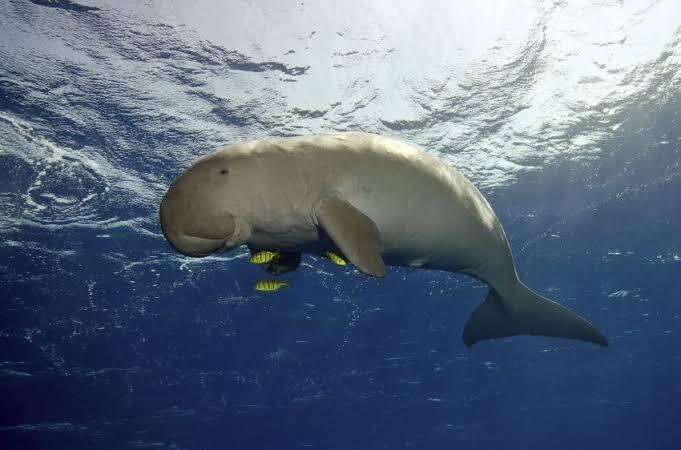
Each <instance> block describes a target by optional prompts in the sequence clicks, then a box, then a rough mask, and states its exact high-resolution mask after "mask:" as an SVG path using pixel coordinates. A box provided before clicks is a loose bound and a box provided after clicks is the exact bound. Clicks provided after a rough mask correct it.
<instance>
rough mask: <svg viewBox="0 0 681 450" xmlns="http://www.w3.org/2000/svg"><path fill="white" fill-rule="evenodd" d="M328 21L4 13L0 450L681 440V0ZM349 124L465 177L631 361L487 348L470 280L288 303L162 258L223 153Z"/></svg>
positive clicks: (37, 4) (430, 277)
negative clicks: (206, 162) (169, 202)
mask: <svg viewBox="0 0 681 450" xmlns="http://www.w3.org/2000/svg"><path fill="white" fill-rule="evenodd" d="M305 3H306V2H281V3H271V2H263V3H260V4H259V3H258V2H253V3H249V4H245V3H239V2H233V3H231V2H224V3H222V6H220V5H219V4H218V2H209V1H204V2H201V3H200V4H199V6H197V8H196V9H192V8H189V7H183V6H182V4H181V3H178V2H170V3H167V4H166V5H165V6H162V5H160V4H154V3H150V4H146V5H137V4H135V3H134V2H120V3H118V4H117V3H116V2H107V1H90V2H81V3H75V2H70V1H27V0H26V1H25V0H1V1H0V292H2V295H1V296H0V301H1V302H2V306H1V307H0V448H7V449H28V448H39V449H43V448H44V449H53V448H73V449H76V448H96V449H122V448H174V449H272V448H282V449H294V448H315V449H344V450H348V449H396V448H414V449H445V448H446V449H450V448H457V449H497V448H503V449H506V450H511V449H541V448H551V449H552V450H562V449H575V448H582V449H592V448H593V449H606V448H607V449H610V448H612V449H618V450H619V449H621V450H624V449H636V450H642V449H673V448H678V447H679V446H681V428H679V426H678V423H679V417H681V326H680V325H681V298H680V296H679V292H681V117H680V115H679V111H681V90H680V88H681V72H679V68H680V67H681V28H680V26H681V20H679V19H678V17H681V10H679V6H678V5H677V4H676V2H674V1H671V0H670V1H666V2H665V1H659V2H644V1H641V2H631V5H623V4H621V3H620V2H617V1H613V2H582V3H581V4H580V6H579V7H572V8H573V9H570V8H571V7H570V6H568V5H565V4H552V3H548V2H541V1H537V2H534V1H527V2H523V8H524V9H523V8H519V11H511V10H510V9H503V8H502V10H503V11H502V12H500V13H499V14H496V13H495V12H494V11H491V12H490V11H487V10H486V9H485V8H482V9H479V10H476V9H468V10H467V9H466V8H472V7H470V6H466V5H464V4H456V5H457V7H458V8H460V9H461V11H462V13H461V14H459V13H458V12H457V13H456V14H454V13H452V11H453V10H452V9H451V8H450V7H449V6H448V5H447V2H440V3H436V6H433V7H432V8H433V11H416V10H414V8H409V7H407V5H408V4H407V3H405V4H403V5H401V8H397V9H395V8H392V7H390V6H389V5H388V4H387V3H383V2H378V3H376V4H375V5H374V6H373V7H371V8H369V7H367V6H363V5H362V4H361V3H350V4H348V5H349V6H348V7H347V10H344V9H342V8H341V9H339V10H334V11H335V12H334V13H324V11H325V9H324V8H326V7H325V6H320V5H306V4H305ZM168 5H171V6H168ZM390 5H392V4H390ZM497 7H498V5H497ZM492 9H494V8H492ZM676 12H678V13H679V14H676V15H675V14H674V13H676ZM232 13H233V16H232V15H230V14H232ZM461 15H465V16H466V18H465V19H460V18H459V17H460V16H461ZM526 16H527V20H525V19H524V18H525V17H526ZM216 17H221V18H222V19H216ZM476 17H477V19H476ZM603 17H606V18H608V20H611V21H612V23H610V22H607V23H606V22H604V21H603V20H602V18H603ZM521 19H522V20H521ZM216 20H224V21H225V22H226V23H227V24H228V25H226V26H225V29H219V28H216V26H215V23H216ZM476 20H477V21H478V22H475V21H476ZM467 21H473V22H475V24H474V25H475V26H471V29H470V30H469V29H464V28H465V27H463V25H464V24H465V23H466V22H467ZM485 21H490V22H489V24H488V25H489V26H488V27H481V24H482V25H484V24H485ZM491 21H494V22H493V23H494V26H492V25H491V23H492V22H491ZM449 23H452V24H455V25H456V26H453V25H452V26H451V27H450V26H448V24H449ZM235 27H236V28H237V31H238V32H237V31H234V29H235ZM495 27H496V28H495ZM442 29H445V30H447V33H448V34H446V35H443V34H441V31H440V30H442ZM495 30H497V31H495ZM498 30H502V31H503V32H502V31H498ZM653 31H654V32H653ZM497 32H498V35H497V34H495V33H497ZM487 35H490V36H491V37H486V36H487ZM405 36H406V37H405ZM417 37H418V39H416V38H417ZM459 47H460V48H459ZM455 48H456V51H455V50H454V49H455ZM280 50H281V51H280ZM433 52H434V53H433ZM433 55H438V58H437V59H436V60H433V62H432V67H429V68H427V70H426V69H425V68H424V66H423V60H421V59H419V58H424V60H426V59H427V58H430V59H431V60H432V59H433V58H434V57H433ZM594 71H596V72H597V73H594ZM332 130H362V131H370V132H378V133H384V134H390V135H393V136H397V137H401V138H403V139H406V140H409V141H411V142H414V143H416V144H419V145H422V146H423V147H424V148H426V149H427V150H429V151H432V152H434V153H436V154H438V155H439V156H440V157H442V158H444V159H445V160H446V161H447V162H448V163H450V164H452V165H453V166H456V167H457V168H459V169H460V170H462V171H463V172H464V173H466V175H467V176H469V177H470V178H471V180H473V181H474V182H475V183H476V184H477V185H478V186H480V188H481V190H482V191H483V192H484V193H485V194H486V196H487V197H488V199H489V200H490V203H491V204H492V206H493V207H494V209H495V211H496V212H497V215H498V216H499V219H500V221H501V222H502V224H503V225H504V227H505V230H506V233H507V236H508V238H509V241H510V243H511V248H512V249H513V252H514V255H515V258H516V265H517V270H518V273H519V275H520V277H521V278H522V279H523V280H524V281H525V283H526V284H528V285H529V286H531V287H532V288H533V289H536V290H537V291H538V292H540V293H542V294H545V295H547V296H549V297H551V298H552V299H554V300H556V301H558V302H559V303H561V304H563V305H565V306H567V307H569V308H571V309H572V310H574V311H576V312H578V313H579V314H581V315H583V316H585V317H587V318H588V319H589V320H591V321H592V322H593V323H595V324H596V325H597V326H598V327H599V328H600V329H602V330H603V332H604V333H605V334H606V335H607V336H608V338H609V339H610V347H609V348H599V347H596V346H594V345H590V344H587V343H583V342H576V341H569V340H562V339H550V338H543V337H525V336H519V337H514V338H509V339H500V340H492V341H487V342H482V343H479V344H476V345H475V346H473V347H471V348H467V347H465V346H464V344H463V342H462V338H461V334H462V331H463V326H464V324H465V322H466V320H467V319H468V317H469V315H470V313H471V311H472V310H473V309H474V308H475V307H476V306H477V305H478V304H480V302H482V300H483V299H484V297H485V295H486V293H487V289H486V287H484V286H483V285H482V284H481V283H479V282H478V281H475V280H473V279H470V278H467V277H465V276H463V275H457V274H450V273H444V272H434V271H424V270H416V269H399V268H389V272H388V276H387V277H385V278H384V279H380V280H378V279H370V278H368V277H366V276H364V275H362V274H360V273H358V272H357V271H356V270H354V269H353V268H352V267H350V266H348V267H346V268H343V267H338V266H334V265H332V264H331V263H329V262H328V261H326V260H321V259H318V258H313V257H305V258H304V261H303V266H302V267H301V268H300V270H298V271H297V272H295V273H292V274H290V275H286V276H284V278H286V279H288V280H290V282H291V288H289V289H282V290H280V291H279V292H277V293H276V294H270V295H264V294H258V293H256V292H255V291H254V290H253V284H254V283H255V282H256V280H258V279H260V278H263V275H264V272H262V271H260V269H258V268H257V267H254V266H253V265H251V264H249V263H248V261H247V259H246V258H244V256H245V250H244V249H241V250H238V251H234V252H231V253H229V254H225V255H221V256H216V257H211V258H207V259H189V258H185V257H182V256H181V255H178V254H177V253H175V252H174V251H173V250H172V249H171V248H170V246H169V245H168V244H167V243H166V242H165V240H164V239H163V236H162V235H161V231H160V227H159V224H158V221H157V211H158V203H159V201H160V199H161V197H162V196H163V194H164V192H165V189H167V187H168V185H169V183H170V182H172V180H173V179H174V178H175V177H176V176H177V175H178V174H179V173H180V172H181V171H182V170H183V169H184V168H185V167H186V166H187V165H188V164H189V163H190V162H191V161H193V160H194V159H195V158H197V157H198V156H200V155H202V154H205V153H208V152H209V151H211V150H212V149H213V148H215V147H217V146H219V145H225V144H230V143H234V142H238V141H241V140H243V139H248V138H259V137H264V136H284V135H293V134H304V133H313V132H320V131H332ZM424 201H427V199H424Z"/></svg>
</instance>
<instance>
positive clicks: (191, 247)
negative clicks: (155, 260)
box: [165, 233, 225, 257]
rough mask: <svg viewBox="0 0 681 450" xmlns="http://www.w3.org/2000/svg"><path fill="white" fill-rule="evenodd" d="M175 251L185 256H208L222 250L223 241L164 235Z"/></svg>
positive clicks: (171, 234) (174, 234)
mask: <svg viewBox="0 0 681 450" xmlns="http://www.w3.org/2000/svg"><path fill="white" fill-rule="evenodd" d="M165 237H166V239H167V240H168V242H169V243H170V245H172V246H173V248H174V249H175V250H177V251H178V252H180V253H182V254H183V255H187V256H195V257H201V256H208V255H210V254H212V253H214V252H216V251H220V250H221V249H223V248H224V242H225V240H224V239H206V238H202V237H197V236H192V235H189V234H185V233H165Z"/></svg>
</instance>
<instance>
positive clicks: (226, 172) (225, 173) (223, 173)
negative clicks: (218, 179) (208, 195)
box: [220, 167, 229, 175]
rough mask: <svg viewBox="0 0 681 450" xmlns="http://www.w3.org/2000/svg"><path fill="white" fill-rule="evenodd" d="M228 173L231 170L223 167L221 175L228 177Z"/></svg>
mask: <svg viewBox="0 0 681 450" xmlns="http://www.w3.org/2000/svg"><path fill="white" fill-rule="evenodd" d="M228 173H229V169H228V168H226V167H223V168H222V169H220V174H221V175H227V174H228Z"/></svg>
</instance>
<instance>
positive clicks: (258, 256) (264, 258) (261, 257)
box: [250, 250, 281, 264]
mask: <svg viewBox="0 0 681 450" xmlns="http://www.w3.org/2000/svg"><path fill="white" fill-rule="evenodd" d="M280 257H281V253H279V252H268V251H267V250H263V251H262V252H258V253H254V254H253V255H251V259H250V261H251V262H252V263H253V264H267V263H268V262H271V261H276V260H277V259H279V258H280Z"/></svg>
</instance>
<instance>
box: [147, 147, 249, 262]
mask: <svg viewBox="0 0 681 450" xmlns="http://www.w3.org/2000/svg"><path fill="white" fill-rule="evenodd" d="M240 165H243V164H241V163H240V161H239V158H233V157H230V156H229V155H228V153H227V152H224V151H222V152H220V151H219V152H216V153H213V154H211V155H209V156H207V157H205V158H203V159H200V160H199V161H197V162H195V163H194V164H193V165H192V166H191V167H189V168H188V169H187V170H186V171H185V172H184V173H183V174H182V175H180V176H179V177H178V178H177V179H176V180H175V182H174V183H173V184H172V185H171V186H170V188H169V189H168V192H166V194H165V196H164V197H163V200H162V202H161V207H160V219H161V229H162V230H163V235H164V236H165V237H166V239H167V240H168V242H170V244H171V245H172V246H173V247H174V248H175V249H176V250H177V251H178V252H180V253H183V254H185V255H188V256H207V255H210V254H211V253H213V252H216V251H219V252H222V251H226V250H230V249H232V248H235V247H238V246H240V245H242V244H244V243H246V242H247V241H248V239H249V238H250V237H251V233H252V230H251V226H250V225H249V223H248V221H247V220H246V218H245V217H244V216H243V212H244V210H243V205H244V200H243V197H244V194H245V192H244V187H246V186H248V184H247V180H244V179H243V178H244V177H245V175H244V174H243V173H241V174H240V173H239V172H240V170H238V168H239V166H240ZM244 182H246V184H244Z"/></svg>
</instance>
